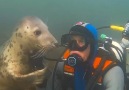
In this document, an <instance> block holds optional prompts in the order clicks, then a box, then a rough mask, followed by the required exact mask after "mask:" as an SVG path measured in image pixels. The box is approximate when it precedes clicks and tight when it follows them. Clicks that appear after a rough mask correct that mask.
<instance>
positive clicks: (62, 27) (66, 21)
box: [0, 0, 129, 45]
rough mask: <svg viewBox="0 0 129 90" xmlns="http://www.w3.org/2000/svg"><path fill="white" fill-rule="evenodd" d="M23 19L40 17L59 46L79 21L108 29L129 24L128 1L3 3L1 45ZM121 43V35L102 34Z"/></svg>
mask: <svg viewBox="0 0 129 90" xmlns="http://www.w3.org/2000/svg"><path fill="white" fill-rule="evenodd" d="M24 16H38V17H39V18H41V19H42V20H43V21H44V22H45V23H46V24H47V25H48V27H49V30H50V32H51V33H52V34H53V35H54V36H55V37H56V39H57V40H58V41H59V42H60V37H61V35H62V34H64V33H68V31H69V29H70V28H71V27H72V26H73V25H74V24H75V23H76V22H78V21H83V22H87V23H91V24H93V25H94V26H95V27H96V28H98V27H102V26H108V25H119V26H124V25H125V24H126V22H127V21H128V20H129V0H0V45H1V44H2V43H4V42H5V41H6V40H7V39H8V38H9V37H10V35H11V33H12V31H13V29H14V27H15V25H16V24H17V22H18V21H19V20H20V19H21V18H23V17H24ZM101 33H104V34H106V35H107V36H110V37H113V39H114V40H117V41H120V40H121V32H119V31H113V30H111V29H103V30H99V34H101Z"/></svg>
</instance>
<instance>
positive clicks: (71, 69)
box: [64, 65, 74, 73]
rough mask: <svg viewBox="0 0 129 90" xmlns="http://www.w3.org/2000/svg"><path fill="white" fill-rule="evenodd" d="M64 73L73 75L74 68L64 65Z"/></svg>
mask: <svg viewBox="0 0 129 90" xmlns="http://www.w3.org/2000/svg"><path fill="white" fill-rule="evenodd" d="M64 72H69V73H74V68H73V67H71V66H68V65H64Z"/></svg>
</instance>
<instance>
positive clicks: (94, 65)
mask: <svg viewBox="0 0 129 90" xmlns="http://www.w3.org/2000/svg"><path fill="white" fill-rule="evenodd" d="M101 59H102V58H101V57H96V58H95V60H94V63H93V67H94V69H96V68H97V67H98V66H99V65H100V62H101ZM111 63H112V61H111V60H106V61H105V63H104V67H103V69H102V70H105V68H106V67H108V66H109V65H110V64H111Z"/></svg>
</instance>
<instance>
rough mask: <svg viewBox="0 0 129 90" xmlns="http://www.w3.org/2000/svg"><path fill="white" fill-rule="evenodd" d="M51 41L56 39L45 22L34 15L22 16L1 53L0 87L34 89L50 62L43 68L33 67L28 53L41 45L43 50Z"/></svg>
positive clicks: (44, 76)
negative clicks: (36, 68)
mask: <svg viewBox="0 0 129 90" xmlns="http://www.w3.org/2000/svg"><path fill="white" fill-rule="evenodd" d="M38 31H39V32H40V31H41V34H40V33H38ZM36 32H37V33H36ZM54 43H57V41H56V39H55V38H54V37H53V36H52V34H51V33H50V32H49V30H48V27H47V26H46V25H45V24H44V22H42V21H41V20H40V19H39V18H37V17H31V16H29V17H25V18H23V19H22V20H21V22H20V23H19V24H18V25H17V27H16V31H14V32H13V35H12V37H11V38H10V39H9V42H8V43H7V44H6V45H5V47H4V50H3V52H2V53H1V56H0V90H35V86H36V85H37V84H40V83H41V82H42V81H43V80H44V79H46V78H48V76H49V75H50V71H49V70H50V68H52V67H53V66H52V65H51V64H52V63H48V64H47V66H46V67H45V68H44V69H41V70H35V68H33V66H32V65H31V59H30V57H31V54H32V53H34V52H36V51H38V50H40V49H43V50H44V54H45V53H46V52H47V51H48V50H50V48H53V47H54Z"/></svg>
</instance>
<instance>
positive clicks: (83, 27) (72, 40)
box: [61, 22, 98, 60]
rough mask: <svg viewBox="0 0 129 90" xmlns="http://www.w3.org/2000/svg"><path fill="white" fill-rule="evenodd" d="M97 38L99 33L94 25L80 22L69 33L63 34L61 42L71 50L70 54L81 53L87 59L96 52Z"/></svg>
mask: <svg viewBox="0 0 129 90" xmlns="http://www.w3.org/2000/svg"><path fill="white" fill-rule="evenodd" d="M97 39H98V33H97V30H96V29H95V27H94V26H92V25H91V24H89V23H84V22H78V23H77V24H76V25H74V26H73V27H72V28H71V29H70V31H69V33H68V34H65V35H63V36H62V38H61V43H62V45H65V46H67V47H68V48H69V49H70V50H71V52H70V54H73V53H74V54H79V55H80V56H81V57H82V58H83V59H84V60H86V59H87V58H88V57H91V56H92V55H94V53H95V52H96V50H97ZM89 55H90V56H89Z"/></svg>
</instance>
